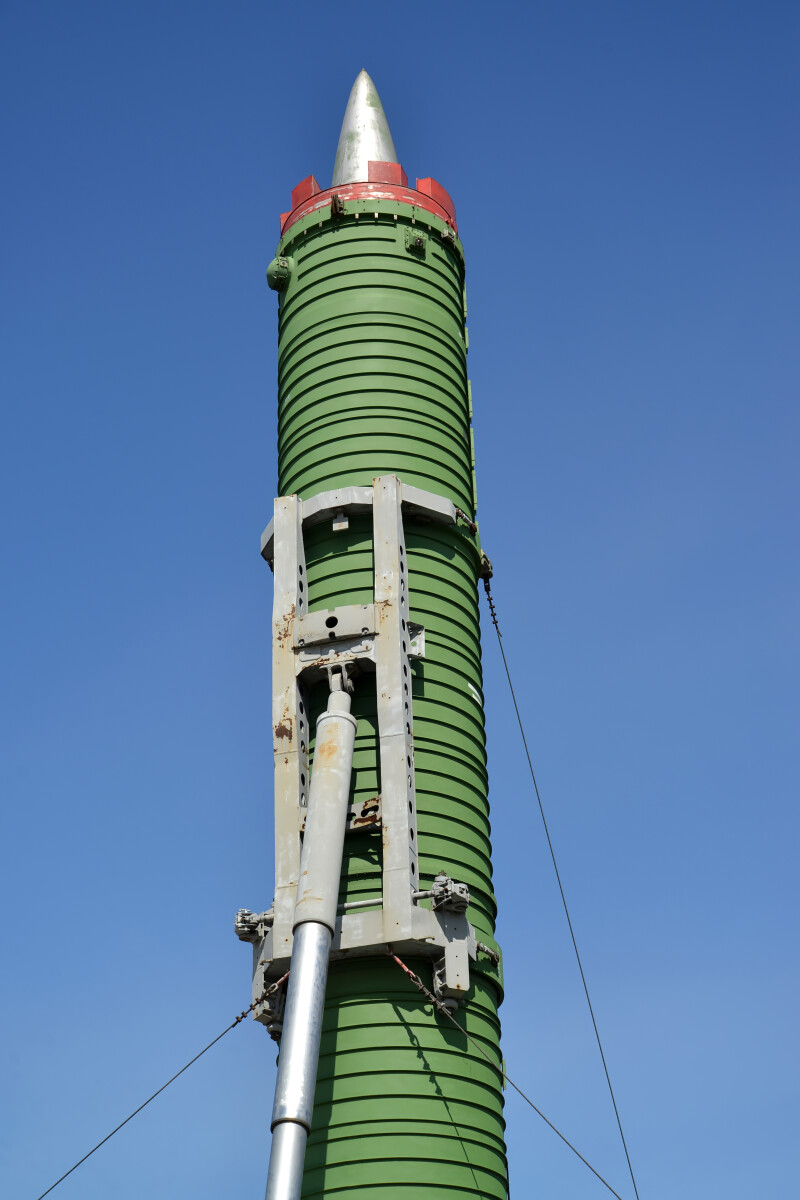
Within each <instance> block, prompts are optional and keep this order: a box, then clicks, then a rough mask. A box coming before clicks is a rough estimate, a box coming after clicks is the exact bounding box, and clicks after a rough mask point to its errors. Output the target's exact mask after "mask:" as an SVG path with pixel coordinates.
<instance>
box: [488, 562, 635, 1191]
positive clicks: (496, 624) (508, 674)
mask: <svg viewBox="0 0 800 1200" xmlns="http://www.w3.org/2000/svg"><path fill="white" fill-rule="evenodd" d="M483 586H484V589H485V591H486V599H487V601H488V604H489V612H490V614H491V618H492V624H493V625H494V628H495V632H496V634H497V644H498V646H499V647H500V655H501V657H502V659H503V666H504V667H505V671H506V678H507V680H508V687H509V691H510V692H511V699H512V701H513V703H514V712H515V713H516V714H517V724H518V725H519V731H520V734H521V735H522V744H523V746H524V747H525V757H526V758H527V760H528V768H529V770H530V773H531V779H532V780H533V788H534V791H535V792H536V799H537V801H538V804H539V812H540V813H541V817H542V824H543V825H544V832H545V837H546V838H547V845H548V847H549V849H550V857H551V858H552V860H553V870H554V871H555V873H556V881H557V883H558V890H559V892H560V893H561V903H562V904H563V905H564V914H565V916H566V918H567V924H568V925H569V935H570V937H571V938H572V945H573V948H574V950H575V958H576V959H577V961H578V970H579V971H580V973H581V982H582V983H583V990H584V992H585V993H586V1003H587V1004H588V1006H589V1014H590V1016H591V1018H592V1025H593V1027H594V1036H595V1038H596V1039H597V1048H598V1050H599V1051H600V1058H601V1059H602V1062H603V1070H604V1071H605V1074H606V1083H607V1084H608V1090H609V1093H610V1095H611V1103H612V1104H613V1106H614V1116H615V1117H616V1118H617V1127H618V1129H619V1136H620V1138H621V1139H622V1149H623V1150H624V1151H625V1159H626V1161H627V1163H628V1170H629V1172H630V1176H631V1183H632V1184H633V1190H634V1192H635V1194H636V1200H639V1189H638V1188H637V1187H636V1178H635V1176H634V1174H633V1167H632V1166H631V1158H630V1155H629V1154H628V1146H627V1143H626V1141H625V1134H624V1133H623V1132H622V1121H621V1120H620V1115H619V1109H618V1108H617V1101H616V1098H615V1096H614V1089H613V1087H612V1086H611V1076H610V1075H609V1072H608V1065H607V1063H606V1056H605V1054H604V1052H603V1043H602V1042H601V1041H600V1031H599V1030H598V1028H597V1021H596V1020H595V1015H594V1009H593V1008H592V1001H591V999H590V997H589V987H588V985H587V983H586V976H585V975H584V973H583V963H582V962H581V956H580V953H579V951H578V943H577V941H576V940H575V930H574V929H573V928H572V920H571V918H570V915H569V908H568V907H567V898H566V896H565V895H564V887H563V885H562V883H561V875H560V873H559V870H558V863H557V862H556V853H555V850H554V849H553V842H552V840H551V838H550V830H549V829H548V827H547V818H546V817H545V815H544V805H543V804H542V797H541V795H540V793H539V785H538V783H537V782H536V773H535V771H534V769H533V762H532V760H531V752H530V750H529V749H528V739H527V738H526V737H525V727H524V725H523V724H522V716H521V714H520V711H519V705H518V704H517V696H516V693H515V691H514V684H513V683H512V681H511V671H510V669H509V666H508V659H507V658H506V652H505V650H504V648H503V635H502V633H501V632H500V624H499V622H498V620H497V613H496V611H495V607H494V600H493V599H492V590H491V587H490V586H489V578H488V576H484V579H483Z"/></svg>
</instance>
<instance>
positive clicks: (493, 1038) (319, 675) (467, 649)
mask: <svg viewBox="0 0 800 1200" xmlns="http://www.w3.org/2000/svg"><path fill="white" fill-rule="evenodd" d="M267 279H268V282H269V286H270V287H271V288H272V289H273V290H274V291H275V292H276V293H277V297H278V340H279V355H278V472H279V479H278V492H279V496H278V499H277V500H276V501H275V506H274V513H273V517H272V520H271V521H270V523H269V525H268V526H267V528H266V530H265V532H264V534H263V537H262V554H263V556H264V558H265V559H266V560H267V562H268V563H269V564H270V565H271V566H272V569H273V572H274V606H273V625H272V648H273V649H272V653H273V658H272V672H273V676H272V688H273V702H272V717H273V720H272V726H273V728H272V734H273V751H274V787H275V884H274V888H275V890H274V900H273V904H272V907H271V908H270V909H269V910H267V911H264V912H251V911H249V910H246V909H242V910H240V911H239V913H237V917H236V930H237V933H238V934H239V936H240V937H241V938H242V939H243V940H245V941H248V942H251V943H252V945H253V1000H254V1002H255V1003H256V1007H255V1014H254V1015H255V1017H256V1019H257V1020H258V1021H261V1022H262V1023H263V1024H264V1025H266V1027H267V1029H268V1030H269V1032H270V1033H271V1034H272V1036H273V1037H274V1038H275V1039H276V1041H277V1042H278V1044H279V1058H278V1078H277V1084H276V1090H275V1097H274V1105H273V1109H272V1119H271V1130H272V1148H271V1155H270V1163H269V1171H268V1183H267V1200H299V1198H300V1197H302V1198H303V1200H312V1198H313V1200H317V1198H321V1197H327V1196H331V1197H333V1196H335V1197H336V1200H356V1197H359V1198H363V1197H369V1198H370V1200H408V1197H412V1196H413V1197H414V1200H442V1197H444V1196H447V1197H452V1198H453V1200H461V1198H467V1197H483V1198H484V1200H505V1198H506V1197H507V1195H508V1182H507V1165H506V1152H505V1143H504V1140H503V1132H504V1122H503V1095H502V1081H503V1077H502V1070H501V1057H500V1048H499V1037H500V1025H499V1020H498V1007H499V1004H500V1001H501V999H502V994H503V985H502V972H501V956H500V947H499V946H498V945H497V943H496V941H495V940H494V922H495V914H496V906H495V899H494V894H493V890H492V866H491V846H490V841H489V832H490V831H489V805H488V782H487V773H486V753H485V738H484V718H483V705H482V696H483V693H482V676H481V645H480V629H479V617H478V592H477V585H478V581H479V579H480V577H481V575H482V574H485V573H487V572H488V571H490V568H489V566H488V560H486V558H485V556H483V555H482V553H481V547H480V543H479V540H478V531H477V527H476V525H475V514H476V507H477V501H476V488H475V469H474V451H473V437H472V424H471V417H472V400H471V393H470V385H469V382H468V378H467V330H466V324H465V321H466V295H465V291H464V251H463V247H462V244H461V241H460V239H459V236H458V226H457V224H456V211H455V207H454V205H453V201H452V200H451V198H450V196H449V195H448V193H447V192H446V191H445V189H444V188H443V187H442V186H441V185H440V184H439V183H438V182H437V181H436V180H435V179H433V178H430V177H426V178H421V179H416V186H414V187H410V186H409V183H408V178H407V176H406V173H405V171H404V170H403V168H402V166H401V165H400V163H399V162H398V158H397V154H396V152H395V147H394V142H393V140H392V136H391V133H390V132H389V126H388V123H387V120H386V116H385V114H384V111H383V107H382V105H381V102H380V99H379V97H378V93H377V91H376V89H375V85H374V83H373V82H372V80H371V79H370V77H369V75H367V73H366V71H362V72H361V73H360V75H359V76H358V78H357V79H356V81H355V84H354V85H353V89H352V92H351V95H350V100H349V102H348V105H347V109H346V112H345V117H344V122H343V125H342V132H341V137H340V139H339V146H338V150H337V152H336V160H335V164H334V169H333V182H332V185H331V187H327V188H323V187H321V186H320V184H319V183H318V182H317V180H316V179H315V177H314V176H313V175H309V176H308V177H307V178H306V179H304V180H302V181H301V182H300V183H299V184H298V185H297V186H296V187H295V188H294V190H293V192H292V198H291V205H290V207H289V209H288V211H287V212H285V213H283V214H282V215H281V219H280V241H279V244H278V248H277V252H276V255H275V258H274V259H273V260H272V262H271V263H270V265H269V269H268V272H267ZM417 982H419V983H421V985H422V987H423V988H424V989H425V990H424V991H421V990H419V988H418V986H416V985H417ZM448 1014H451V1015H452V1016H453V1017H454V1018H455V1020H456V1021H457V1022H458V1025H459V1026H461V1029H463V1030H466V1032H467V1034H469V1035H470V1037H471V1038H472V1039H474V1041H470V1040H468V1038H467V1037H465V1036H464V1033H463V1032H462V1031H461V1029H459V1028H458V1027H457V1026H456V1025H455V1024H454V1023H453V1022H452V1021H451V1020H450V1019H449V1016H448ZM478 1047H479V1048H480V1049H479V1048H478ZM480 1050H483V1052H484V1053H483V1054H482V1053H481V1052H480Z"/></svg>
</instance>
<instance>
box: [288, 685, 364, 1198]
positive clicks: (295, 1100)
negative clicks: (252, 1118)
mask: <svg viewBox="0 0 800 1200" xmlns="http://www.w3.org/2000/svg"><path fill="white" fill-rule="evenodd" d="M331 689H332V690H331V694H330V696H329V698H328V709H327V712H324V713H323V714H322V716H321V717H320V718H319V720H318V721H317V741H316V749H315V752H314V764H313V769H312V772H311V787H310V789H309V796H308V815H307V817H306V831H305V836H304V838H303V851H302V854H301V857H300V879H299V881H298V885H297V903H296V905H295V910H294V941H293V945H292V963H291V971H290V975H289V984H288V988H287V992H286V1010H285V1013H284V1018H283V1031H282V1033H281V1048H280V1057H279V1060H278V1080H277V1083H276V1085H275V1103H274V1106H273V1109H272V1126H271V1128H272V1150H271V1152H270V1159H269V1174H268V1176H267V1191H266V1200H300V1190H301V1187H302V1183H303V1161H304V1159H305V1149H306V1140H307V1138H308V1133H309V1130H310V1129H311V1113H312V1109H313V1106H314V1089H315V1086H316V1081H317V1064H318V1061H319V1043H320V1037H321V1035H322V1011H323V1008H324V1005H325V985H326V983H327V979H328V956H329V952H330V945H331V938H332V937H333V931H334V926H335V924H336V910H337V902H338V898H339V878H340V876H341V873H342V851H343V848H344V832H345V826H346V824H347V802H348V797H349V793H350V775H351V772H352V768H353V745H354V743H355V734H356V721H355V718H354V717H352V716H351V715H350V711H349V710H350V697H349V695H348V694H347V692H346V691H344V690H343V688H342V676H341V675H334V676H333V677H332V678H331Z"/></svg>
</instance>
